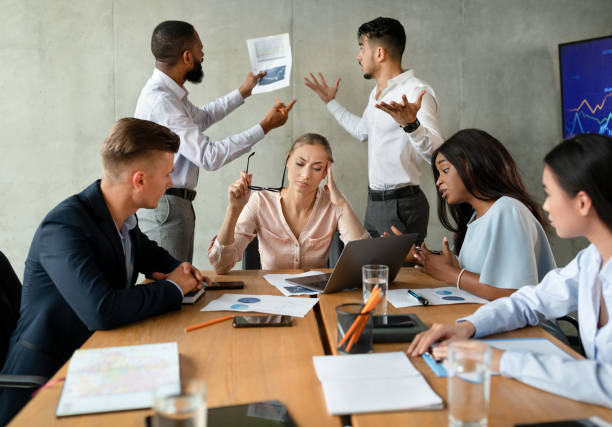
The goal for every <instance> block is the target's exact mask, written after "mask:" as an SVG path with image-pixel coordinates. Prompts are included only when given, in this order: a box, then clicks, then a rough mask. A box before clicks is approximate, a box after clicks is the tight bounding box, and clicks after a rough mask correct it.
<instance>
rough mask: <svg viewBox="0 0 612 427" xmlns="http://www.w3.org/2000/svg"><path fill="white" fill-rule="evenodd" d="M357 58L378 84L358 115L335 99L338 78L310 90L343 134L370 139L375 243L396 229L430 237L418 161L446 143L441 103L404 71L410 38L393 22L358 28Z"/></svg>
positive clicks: (370, 226) (313, 83) (309, 82)
mask: <svg viewBox="0 0 612 427" xmlns="http://www.w3.org/2000/svg"><path fill="white" fill-rule="evenodd" d="M358 37H359V46H360V50H359V55H357V60H358V61H359V64H360V65H361V70H362V72H363V74H364V77H365V78H366V79H374V80H376V87H375V88H374V89H373V90H372V92H371V93H370V97H369V99H368V105H367V106H366V108H365V110H364V112H363V115H362V116H361V117H359V116H357V115H355V114H352V113H351V112H349V111H348V110H347V109H345V108H344V107H343V106H342V105H340V103H338V101H336V100H335V99H334V98H335V97H336V92H337V91H338V86H339V84H340V79H338V80H337V81H336V84H335V85H334V86H327V83H326V82H325V79H324V78H323V76H322V75H321V73H319V79H320V80H321V81H320V82H319V80H317V78H316V77H315V76H314V75H312V74H310V79H308V78H305V84H306V86H308V87H309V88H311V89H312V90H313V91H314V92H316V93H317V95H319V97H320V98H321V99H322V100H323V102H325V103H326V104H327V110H328V111H329V112H330V113H331V114H332V115H333V116H334V118H335V119H336V120H337V121H338V123H339V124H340V125H341V126H342V127H344V129H345V130H346V131H347V132H349V133H350V134H351V135H353V136H354V137H355V138H357V139H359V140H360V141H366V140H367V141H368V177H369V189H368V205H367V209H366V216H365V228H366V230H368V232H369V233H370V235H371V236H372V237H377V236H379V235H382V234H383V233H384V232H386V231H389V229H390V227H391V226H395V227H396V228H398V229H399V230H400V231H401V232H402V233H408V232H411V233H412V232H416V233H419V238H420V239H421V240H422V239H424V238H425V236H426V234H427V222H428V219H429V204H428V203H427V199H426V197H425V195H424V194H423V192H422V191H421V189H420V187H419V178H420V175H421V171H420V165H419V163H420V161H421V158H422V159H425V160H426V161H428V162H431V154H432V152H433V151H434V150H435V149H436V148H438V147H439V146H440V145H441V144H442V136H441V133H440V127H439V125H438V118H437V115H438V102H437V101H436V95H435V93H434V91H433V89H432V88H431V87H430V86H429V84H428V83H426V82H424V81H423V80H420V79H418V78H417V77H415V75H414V71H413V70H404V69H403V68H402V54H403V52H404V47H405V45H406V34H405V32H404V28H403V27H402V24H400V23H399V22H398V21H397V20H395V19H392V18H376V19H374V20H372V21H370V22H366V23H365V24H363V25H361V27H359V31H358Z"/></svg>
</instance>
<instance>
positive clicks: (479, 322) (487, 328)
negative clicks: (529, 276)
mask: <svg viewBox="0 0 612 427" xmlns="http://www.w3.org/2000/svg"><path fill="white" fill-rule="evenodd" d="M581 254H582V252H581V253H580V254H578V256H576V258H574V259H573V260H572V262H570V263H569V264H568V265H567V266H566V267H565V268H562V269H561V268H558V269H555V270H552V271H550V272H549V273H548V274H547V275H546V276H544V279H543V280H542V282H541V283H540V284H539V285H537V286H523V287H522V288H521V289H519V290H517V291H516V292H515V293H513V294H512V295H510V296H509V297H505V298H499V299H497V300H495V301H491V302H490V303H488V304H485V305H483V306H482V307H480V308H479V309H478V310H476V312H475V313H474V314H472V315H470V316H467V317H465V318H462V319H459V320H457V322H461V321H464V320H467V321H469V322H471V323H472V324H473V325H474V327H475V328H476V332H475V334H474V337H476V338H477V337H483V336H486V335H491V334H495V333H499V332H506V331H512V330H514V329H518V328H522V327H524V326H527V325H532V326H535V325H538V324H539V323H540V322H541V321H542V320H544V319H557V318H559V317H562V316H565V315H566V314H567V313H571V312H573V311H576V309H577V301H578V274H579V268H578V261H579V257H580V255H581Z"/></svg>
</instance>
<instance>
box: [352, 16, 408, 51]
mask: <svg viewBox="0 0 612 427" xmlns="http://www.w3.org/2000/svg"><path fill="white" fill-rule="evenodd" d="M361 36H366V37H367V38H368V39H369V40H373V41H375V42H377V43H380V44H381V45H382V46H384V47H385V48H387V50H388V51H389V54H390V55H391V56H392V57H393V58H397V59H401V58H402V55H403V54H404V48H405V47H406V33H405V32H404V27H403V26H402V24H400V22H399V21H398V20H397V19H393V18H383V17H378V18H376V19H373V20H371V21H370V22H366V23H365V24H361V26H360V27H359V30H358V31H357V37H358V38H360V37H361Z"/></svg>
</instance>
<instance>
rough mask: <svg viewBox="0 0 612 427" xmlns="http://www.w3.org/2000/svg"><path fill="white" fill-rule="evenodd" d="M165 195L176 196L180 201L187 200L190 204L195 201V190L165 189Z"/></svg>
mask: <svg viewBox="0 0 612 427" xmlns="http://www.w3.org/2000/svg"><path fill="white" fill-rule="evenodd" d="M166 194H170V195H171V196H177V197H180V198H181V199H185V200H189V201H190V202H191V201H192V200H193V199H195V196H196V192H195V190H188V189H186V188H168V189H166Z"/></svg>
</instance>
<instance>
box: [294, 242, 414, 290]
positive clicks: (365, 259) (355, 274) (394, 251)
mask: <svg viewBox="0 0 612 427" xmlns="http://www.w3.org/2000/svg"><path fill="white" fill-rule="evenodd" d="M417 237H418V235H417V234H416V233H414V234H403V235H401V236H390V237H378V238H375V239H364V240H354V241H352V242H349V243H348V244H347V245H346V246H345V247H344V250H343V251H342V254H341V255H340V259H339V260H338V263H337V264H336V268H334V271H333V272H331V273H327V274H317V275H314V276H305V277H295V278H292V279H287V281H288V282H291V283H295V284H296V285H300V286H303V287H304V288H307V289H311V290H313V291H318V292H322V293H324V294H329V293H331V292H338V291H341V290H343V289H352V288H361V266H362V265H365V264H384V265H388V266H389V283H391V282H393V280H394V279H395V276H397V272H398V271H399V269H400V267H401V266H402V264H403V262H404V259H405V258H406V255H407V254H408V252H409V251H410V248H411V247H412V245H413V244H414V243H415V242H416V241H417Z"/></svg>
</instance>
